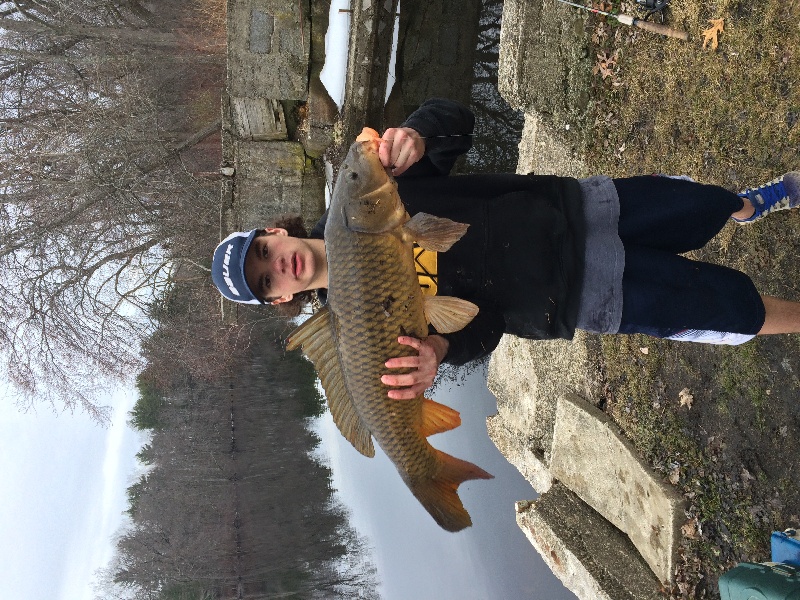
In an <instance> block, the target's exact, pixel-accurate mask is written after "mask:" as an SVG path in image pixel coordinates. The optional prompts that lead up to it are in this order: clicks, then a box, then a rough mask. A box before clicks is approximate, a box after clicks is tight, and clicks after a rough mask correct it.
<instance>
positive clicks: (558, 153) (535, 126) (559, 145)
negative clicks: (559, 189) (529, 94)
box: [517, 110, 590, 178]
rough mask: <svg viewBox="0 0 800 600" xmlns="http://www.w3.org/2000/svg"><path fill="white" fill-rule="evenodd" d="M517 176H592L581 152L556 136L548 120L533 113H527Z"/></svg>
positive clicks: (529, 111)
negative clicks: (533, 174)
mask: <svg viewBox="0 0 800 600" xmlns="http://www.w3.org/2000/svg"><path fill="white" fill-rule="evenodd" d="M517 173H521V174H523V175H526V174H528V173H536V174H538V175H560V176H562V177H575V178H581V177H588V176H589V175H590V173H589V170H588V168H587V167H586V163H585V162H584V160H583V154H582V152H581V151H580V150H579V149H578V148H576V147H575V146H573V145H571V144H570V143H569V142H568V141H567V140H566V139H564V136H563V135H561V132H558V133H556V132H555V131H554V130H553V127H552V125H550V124H548V121H547V119H544V118H542V116H541V115H540V114H538V113H537V112H536V111H533V110H527V111H525V125H524V127H523V128H522V138H521V139H520V141H519V161H518V162H517Z"/></svg>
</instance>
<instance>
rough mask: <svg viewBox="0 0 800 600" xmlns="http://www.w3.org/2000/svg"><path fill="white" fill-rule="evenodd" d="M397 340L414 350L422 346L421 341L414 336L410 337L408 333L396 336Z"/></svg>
mask: <svg viewBox="0 0 800 600" xmlns="http://www.w3.org/2000/svg"><path fill="white" fill-rule="evenodd" d="M397 342H398V343H400V344H403V345H404V346H411V347H412V348H414V350H419V349H420V348H422V341H421V340H418V339H417V338H415V337H411V336H408V335H401V336H400V337H399V338H397Z"/></svg>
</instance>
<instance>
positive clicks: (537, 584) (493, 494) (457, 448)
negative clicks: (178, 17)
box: [314, 0, 575, 600]
mask: <svg viewBox="0 0 800 600" xmlns="http://www.w3.org/2000/svg"><path fill="white" fill-rule="evenodd" d="M340 8H347V1H346V0H334V2H333V3H332V7H331V19H330V28H329V32H328V38H327V40H326V51H327V62H326V67H325V70H324V71H323V83H325V85H326V87H328V89H329V92H330V93H331V97H332V98H333V99H334V100H336V101H337V103H339V104H341V98H342V85H343V77H344V64H345V62H346V55H347V37H346V36H347V27H348V26H349V23H348V18H349V17H348V15H347V14H345V13H340V12H339V9H340ZM496 12H498V14H496V15H494V16H492V15H491V14H490V15H488V16H487V15H485V14H484V18H497V17H498V16H499V11H496ZM495 34H499V29H497V30H496V31H495ZM487 67H488V68H489V69H491V68H492V67H493V68H494V73H495V75H496V68H497V65H496V63H495V64H494V65H491V64H489V65H487V64H485V63H483V64H481V65H476V69H477V68H481V69H483V70H484V72H485V69H486V68H487ZM392 79H393V78H392V77H391V76H390V82H391V81H392ZM484 79H485V78H484ZM473 108H474V109H475V112H476V113H477V115H478V118H477V124H476V136H475V148H474V149H473V151H471V152H470V154H469V155H468V162H467V169H468V170H470V171H473V172H475V171H484V172H485V171H487V170H503V171H514V170H515V167H516V159H517V154H516V145H517V143H518V141H519V136H520V134H521V130H522V117H521V116H520V115H518V114H515V113H514V111H512V110H511V109H510V108H508V106H507V105H505V103H504V102H503V100H502V99H501V98H500V96H499V93H498V92H497V88H496V86H493V85H491V84H489V85H487V84H486V82H485V81H484V82H483V83H481V84H480V85H475V86H473ZM493 115H497V116H499V118H494V117H493ZM433 399H434V400H436V401H437V402H441V403H443V404H446V405H447V406H451V407H453V408H455V409H456V410H458V411H459V412H460V413H461V417H462V425H461V426H460V427H458V428H457V429H455V430H453V431H450V432H447V433H444V434H440V435H436V436H434V437H432V438H431V443H432V444H433V445H434V446H435V447H436V448H438V449H440V450H443V451H444V452H447V453H448V454H452V455H453V456H456V457H458V458H461V459H464V460H468V461H470V462H473V463H475V464H477V465H479V466H480V467H482V468H483V469H485V470H487V471H489V472H490V473H492V474H493V475H494V476H495V478H494V479H493V480H490V481H469V482H466V483H464V484H462V485H461V486H460V488H459V496H460V497H461V499H462V501H463V503H464V505H465V507H466V508H467V510H468V511H469V512H470V514H471V516H472V520H473V526H472V527H470V528H468V529H466V530H464V531H462V532H459V533H457V534H452V533H448V532H445V531H443V530H442V529H440V528H439V527H438V526H437V525H436V524H435V523H434V521H433V520H432V519H431V518H430V516H429V515H428V514H427V513H426V512H425V511H424V509H423V508H422V507H421V505H420V504H419V503H418V502H417V500H416V499H415V498H414V497H413V496H412V495H411V493H410V492H409V491H408V489H407V488H406V486H405V484H404V483H403V481H402V480H401V479H400V477H399V475H398V474H397V472H396V470H395V468H394V466H393V465H392V463H391V462H390V461H389V459H388V458H386V456H385V455H384V454H383V453H382V452H381V450H380V448H376V450H377V455H376V456H375V458H374V459H367V458H365V457H363V456H361V455H360V454H359V453H358V452H356V451H355V450H354V449H353V448H352V447H351V446H350V444H349V443H348V442H347V441H346V440H345V439H344V438H343V437H342V435H341V434H340V433H339V432H338V430H337V429H336V426H335V425H334V424H333V421H332V419H331V418H330V414H326V415H324V416H323V417H322V418H320V419H319V420H317V421H316V422H315V423H314V429H315V431H316V432H317V433H318V434H319V435H320V437H321V439H322V444H321V447H320V458H321V460H322V461H323V462H325V463H327V464H328V465H330V467H331V469H332V472H333V483H334V487H335V488H336V490H337V494H338V497H339V499H340V500H341V501H342V502H344V503H345V504H346V505H347V506H348V507H349V508H350V510H351V512H352V519H351V522H352V524H353V526H354V527H356V528H357V529H358V531H359V532H360V533H362V534H364V535H365V536H367V538H368V539H369V541H370V544H371V545H372V548H373V551H372V559H373V561H374V562H375V564H376V566H377V568H378V577H379V579H380V581H381V585H380V591H381V596H382V598H383V599H384V600H409V599H414V600H427V599H430V600H449V599H453V600H455V599H459V600H473V599H474V600H486V599H492V600H517V599H523V598H532V599H537V600H538V599H541V600H545V599H546V600H562V599H570V598H575V596H574V595H573V594H572V593H571V592H569V591H568V590H567V589H566V588H564V586H563V585H562V584H561V582H560V581H559V580H558V579H557V578H556V577H555V575H553V573H552V572H551V571H550V569H549V568H548V567H547V566H546V565H545V564H544V562H543V561H542V559H541V557H540V556H539V554H538V553H537V552H536V550H534V548H533V547H532V546H531V544H530V542H529V541H528V540H527V538H526V537H525V535H524V534H523V532H522V531H521V530H520V529H519V527H517V524H516V518H515V511H514V502H515V501H516V500H530V499H534V498H536V497H537V496H538V495H537V493H536V491H535V490H534V489H533V488H532V487H531V486H530V484H529V483H528V482H527V481H526V480H525V479H524V478H523V477H522V476H521V475H520V474H519V472H518V471H517V470H516V469H515V468H514V467H513V466H512V465H510V464H509V463H508V462H507V461H506V460H505V458H504V457H503V456H502V455H501V454H500V452H499V451H498V450H497V448H496V447H495V446H494V444H493V443H492V442H491V440H490V439H489V437H488V434H487V431H486V417H487V416H489V415H492V414H495V413H496V412H497V406H496V400H495V398H494V396H492V394H491V393H490V392H489V391H488V389H487V388H486V369H485V368H480V369H477V370H476V371H475V372H473V373H472V374H470V375H468V376H467V377H466V378H465V379H464V380H463V381H461V382H460V383H459V384H458V385H456V384H453V385H448V384H442V385H440V386H438V387H437V389H436V391H435V392H434V395H433Z"/></svg>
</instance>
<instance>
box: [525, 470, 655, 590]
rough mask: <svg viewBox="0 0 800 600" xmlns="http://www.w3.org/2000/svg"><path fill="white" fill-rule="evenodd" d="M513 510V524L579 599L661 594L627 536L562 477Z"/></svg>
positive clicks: (651, 574)
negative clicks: (547, 490) (516, 511)
mask: <svg viewBox="0 0 800 600" xmlns="http://www.w3.org/2000/svg"><path fill="white" fill-rule="evenodd" d="M517 510H518V514H517V524H518V525H519V526H520V528H521V529H522V530H523V532H524V533H525V535H526V536H527V537H528V539H529V540H530V542H531V544H532V545H533V546H534V548H536V550H537V551H538V552H539V554H541V555H542V558H543V559H544V561H545V563H546V564H547V565H548V566H549V567H550V569H551V570H552V571H553V573H554V574H555V575H556V576H557V577H558V578H559V579H560V580H561V581H562V583H563V584H564V586H565V587H566V588H567V589H569V590H570V591H571V592H573V593H574V594H575V595H576V596H577V597H578V598H579V599H580V600H655V599H656V598H663V596H662V595H661V594H660V587H661V586H660V585H659V582H658V580H657V579H656V578H655V577H654V576H653V573H652V572H651V571H650V569H649V568H648V565H647V563H645V561H644V560H643V559H642V557H641V555H640V554H639V553H638V552H637V550H636V548H635V547H634V546H633V544H631V541H630V540H629V539H628V538H627V537H626V536H625V535H624V534H623V533H622V532H620V531H619V530H618V529H617V528H615V527H614V526H612V525H611V524H610V523H609V522H608V521H606V520H605V519H604V518H603V517H602V516H600V515H599V514H598V513H597V512H596V511H594V510H593V509H592V508H591V507H590V506H588V505H587V504H586V503H585V502H583V501H581V499H580V498H578V497H577V496H576V495H575V494H574V493H573V492H571V491H570V490H568V489H567V488H566V487H565V486H564V485H562V484H561V483H555V484H554V485H553V487H552V488H551V489H550V491H549V492H547V493H546V494H543V495H542V496H540V497H539V499H538V500H536V501H534V502H518V503H517Z"/></svg>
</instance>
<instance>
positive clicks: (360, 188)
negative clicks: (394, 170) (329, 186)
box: [330, 129, 408, 233]
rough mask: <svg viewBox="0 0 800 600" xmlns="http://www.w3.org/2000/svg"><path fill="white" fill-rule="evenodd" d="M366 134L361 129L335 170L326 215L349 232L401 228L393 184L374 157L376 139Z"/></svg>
mask: <svg viewBox="0 0 800 600" xmlns="http://www.w3.org/2000/svg"><path fill="white" fill-rule="evenodd" d="M370 131H371V132H372V133H369V132H367V131H366V129H365V132H362V134H361V135H360V136H359V137H358V138H357V140H359V141H356V142H355V143H354V144H353V145H352V146H350V150H349V152H348V153H347V156H346V157H345V159H344V161H343V162H342V165H341V166H340V168H339V177H338V179H337V180H336V187H335V188H334V190H333V196H332V198H331V206H330V211H331V214H332V215H338V216H340V217H341V219H342V221H343V223H344V225H345V226H346V227H347V228H348V229H350V230H352V231H358V232H363V233H382V232H384V231H389V230H391V229H394V228H395V227H398V226H400V225H402V224H403V223H405V222H406V221H407V220H408V216H407V214H406V209H405V206H403V202H402V201H401V200H400V195H399V194H398V193H397V182H396V181H395V180H394V177H392V175H391V173H390V172H389V170H388V169H386V168H385V167H384V166H383V164H382V163H381V159H380V157H379V156H378V149H379V148H380V137H379V136H378V134H377V132H375V131H373V130H370ZM372 134H374V135H372Z"/></svg>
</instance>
